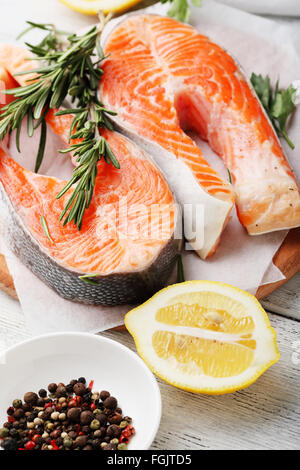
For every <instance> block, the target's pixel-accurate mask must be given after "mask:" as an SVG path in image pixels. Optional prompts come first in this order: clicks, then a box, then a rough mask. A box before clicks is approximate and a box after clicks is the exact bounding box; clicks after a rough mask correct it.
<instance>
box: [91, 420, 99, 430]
mask: <svg viewBox="0 0 300 470" xmlns="http://www.w3.org/2000/svg"><path fill="white" fill-rule="evenodd" d="M90 428H91V429H93V431H95V430H96V429H99V428H100V423H99V421H98V420H97V419H93V421H92V422H91V424H90Z"/></svg>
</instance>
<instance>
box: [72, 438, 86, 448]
mask: <svg viewBox="0 0 300 470" xmlns="http://www.w3.org/2000/svg"><path fill="white" fill-rule="evenodd" d="M86 443H87V436H78V437H76V439H75V446H78V447H84V446H85V445H86Z"/></svg>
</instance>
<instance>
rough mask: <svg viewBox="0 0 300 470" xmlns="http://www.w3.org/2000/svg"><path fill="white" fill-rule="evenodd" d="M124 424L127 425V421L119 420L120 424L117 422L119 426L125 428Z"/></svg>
mask: <svg viewBox="0 0 300 470" xmlns="http://www.w3.org/2000/svg"><path fill="white" fill-rule="evenodd" d="M126 426H128V423H127V421H121V422H120V424H119V427H120V428H121V429H124V428H126Z"/></svg>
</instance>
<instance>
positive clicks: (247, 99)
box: [100, 14, 300, 257]
mask: <svg viewBox="0 0 300 470" xmlns="http://www.w3.org/2000/svg"><path fill="white" fill-rule="evenodd" d="M104 49H105V53H106V54H109V57H108V58H107V60H106V62H105V64H104V67H103V68H104V76H103V79H102V81H101V91H100V94H101V99H102V101H104V103H105V104H106V106H108V107H109V108H110V109H113V110H115V111H117V112H118V115H117V116H116V122H117V124H118V125H119V126H120V127H121V128H122V129H124V130H125V131H126V132H127V133H128V134H129V135H131V136H132V137H133V138H139V139H140V141H141V142H144V144H148V147H149V149H150V150H151V144H150V143H152V144H154V145H155V146H156V148H159V149H161V152H159V151H158V150H157V149H156V154H155V152H153V151H152V154H153V156H154V157H155V155H157V157H156V161H157V163H158V164H159V166H160V167H161V168H162V169H163V170H164V172H165V174H166V175H167V178H168V180H169V182H170V184H171V186H172V185H173V188H174V191H175V193H176V194H177V197H178V199H179V201H180V202H183V203H185V202H198V203H199V202H201V203H203V204H204V206H205V214H206V216H207V217H208V219H206V220H205V223H206V227H205V245H204V247H203V249H202V250H200V255H201V256H203V257H205V256H207V255H208V254H209V252H210V250H211V249H213V246H214V243H215V242H216V239H217V238H218V236H219V235H220V233H221V231H222V227H223V225H224V222H225V220H226V217H227V214H228V212H229V210H230V205H231V201H232V194H231V191H230V189H229V188H228V186H227V185H225V184H224V182H223V181H222V180H221V179H220V178H219V177H218V175H217V174H216V173H215V172H214V170H212V169H211V168H210V167H209V166H208V164H207V163H206V162H205V160H204V158H203V156H202V154H201V152H200V150H199V149H198V148H197V147H196V145H195V144H194V143H193V141H192V140H191V139H190V138H189V137H187V135H186V134H185V133H184V131H186V130H193V131H196V132H197V133H198V134H199V135H200V137H201V138H202V139H204V140H206V141H208V143H209V145H210V146H211V148H212V149H213V150H214V151H215V152H216V153H217V154H218V155H219V156H221V157H222V159H223V160H224V163H225V165H226V167H227V168H228V169H229V170H230V173H231V175H232V180H233V184H234V190H235V193H236V204H237V213H238V216H239V219H240V222H241V223H242V224H243V225H244V227H245V228H246V229H247V231H248V233H249V234H251V235H257V234H261V233H265V232H271V231H275V230H281V229H286V228H292V227H297V226H299V225H300V195H299V186H298V185H297V182H296V180H295V177H294V175H293V172H292V170H291V168H290V166H289V164H288V161H287V159H286V157H285V155H284V152H283V150H282V148H281V146H280V143H279V140H278V138H277V136H276V133H275V131H274V129H273V127H272V125H271V123H270V122H269V119H268V118H267V116H266V114H265V112H264V110H263V108H262V106H261V104H260V102H259V100H258V98H257V96H256V94H255V92H254V91H253V89H252V87H251V86H250V85H249V83H248V82H247V80H246V78H245V77H244V75H243V73H242V72H241V70H240V69H239V66H238V64H237V63H236V62H235V60H234V59H233V58H232V57H231V56H230V55H229V54H228V53H227V52H226V51H225V50H224V49H222V48H221V47H220V46H218V45H216V44H214V43H213V42H211V41H210V40H209V39H208V38H207V37H206V36H203V35H201V34H200V33H199V32H198V31H197V30H195V29H194V28H192V27H191V26H188V25H184V24H181V23H179V22H177V21H175V20H173V19H170V18H166V17H160V16H156V15H145V14H137V15H134V16H131V15H129V16H127V17H125V19H124V20H123V21H121V22H119V24H117V25H116V26H115V27H114V28H111V30H107V34H106V38H105V42H104ZM163 150H164V151H165V150H166V151H167V153H168V154H165V152H163ZM172 156H173V157H176V159H178V160H180V162H183V163H184V165H185V167H186V169H188V170H189V173H190V180H189V181H190V184H189V183H188V179H187V178H186V179H185V178H184V176H187V175H184V174H183V172H182V173H181V171H180V170H178V174H176V165H174V166H173V167H172V168H171V166H172V165H171V162H172V160H171V157H172ZM182 185H186V188H182ZM191 188H193V189H194V188H195V190H194V193H193V199H191V200H190V201H188V200H187V198H186V194H187V192H188V191H189V190H190V189H191ZM212 227H213V228H212Z"/></svg>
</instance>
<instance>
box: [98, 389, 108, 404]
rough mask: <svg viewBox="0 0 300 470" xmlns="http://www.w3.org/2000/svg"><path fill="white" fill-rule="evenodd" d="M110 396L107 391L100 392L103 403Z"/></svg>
mask: <svg viewBox="0 0 300 470" xmlns="http://www.w3.org/2000/svg"><path fill="white" fill-rule="evenodd" d="M109 396H110V393H109V392H108V391H107V390H102V392H100V398H101V400H102V401H104V400H106V398H108V397H109Z"/></svg>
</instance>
